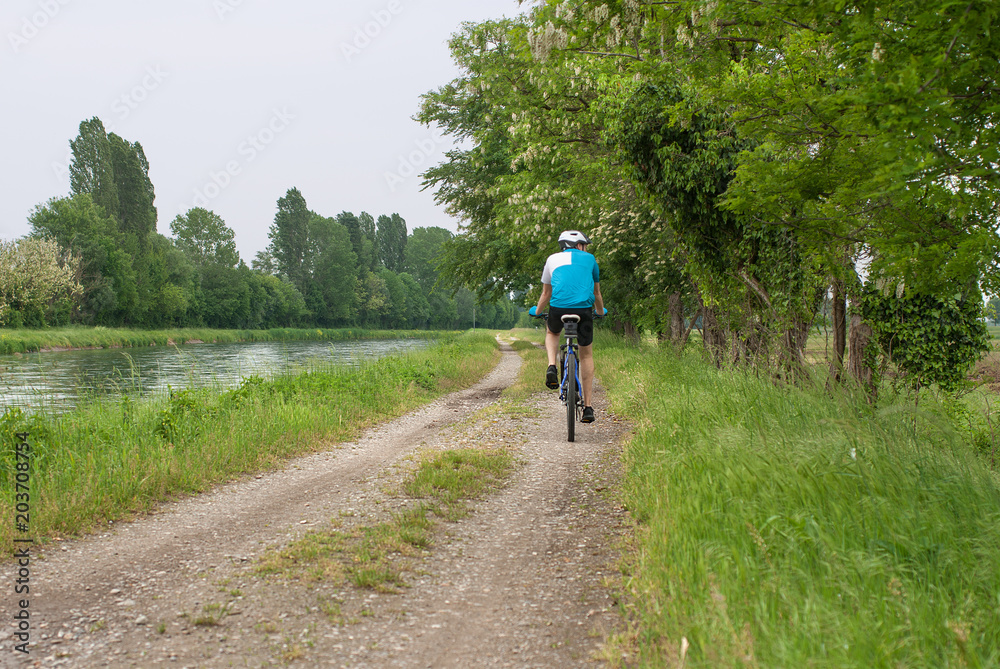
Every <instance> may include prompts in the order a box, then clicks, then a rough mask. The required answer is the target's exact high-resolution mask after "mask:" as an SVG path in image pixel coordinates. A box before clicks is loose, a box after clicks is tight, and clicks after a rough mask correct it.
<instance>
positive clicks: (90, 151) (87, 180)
mask: <svg viewBox="0 0 1000 669" xmlns="http://www.w3.org/2000/svg"><path fill="white" fill-rule="evenodd" d="M70 149H71V150H72V152H73V160H72V162H71V163H70V166H69V183H70V189H71V191H72V193H73V195H84V194H87V195H90V196H91V198H93V200H94V203H95V204H97V205H98V206H99V207H101V208H102V209H103V210H104V212H105V214H106V215H108V216H110V217H112V218H113V219H116V220H117V218H118V207H119V203H118V186H117V182H116V181H115V169H114V155H113V153H112V150H111V142H110V141H109V140H108V134H107V131H106V130H105V129H104V124H103V123H102V122H101V119H99V118H97V117H96V116H95V117H94V118H92V119H90V120H89V121H83V122H82V123H80V134H79V135H77V137H76V139H74V140H73V141H71V142H70Z"/></svg>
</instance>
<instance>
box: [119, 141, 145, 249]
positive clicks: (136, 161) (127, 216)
mask: <svg viewBox="0 0 1000 669" xmlns="http://www.w3.org/2000/svg"><path fill="white" fill-rule="evenodd" d="M108 144H109V145H110V147H111V164H112V168H113V172H114V180H115V191H116V192H117V194H118V221H119V224H118V228H119V230H121V232H123V233H124V234H126V235H132V236H134V237H135V239H136V240H137V241H138V243H139V246H140V248H141V247H142V246H143V245H144V244H145V243H146V240H147V237H148V236H149V235H150V234H152V233H153V232H156V207H155V206H153V201H154V200H155V199H156V193H155V190H154V188H153V182H152V181H150V180H149V161H148V160H146V154H145V153H144V152H143V150H142V146H141V145H140V144H139V142H134V143H129V142H128V141H126V140H124V139H122V138H121V137H119V136H118V135H116V134H114V133H111V134H110V135H108Z"/></svg>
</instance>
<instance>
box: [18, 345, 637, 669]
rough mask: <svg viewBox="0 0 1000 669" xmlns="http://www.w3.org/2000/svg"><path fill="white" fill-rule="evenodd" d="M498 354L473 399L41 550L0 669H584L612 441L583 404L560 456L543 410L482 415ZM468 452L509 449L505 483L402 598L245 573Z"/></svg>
mask: <svg viewBox="0 0 1000 669" xmlns="http://www.w3.org/2000/svg"><path fill="white" fill-rule="evenodd" d="M503 348H504V353H503V356H502V357H501V359H500V362H499V364H498V365H497V366H496V368H495V369H494V370H493V371H492V372H491V373H490V374H489V375H487V377H486V378H485V379H484V380H483V381H481V382H480V383H478V384H476V385H475V386H473V387H472V388H470V389H468V390H464V391H460V392H456V393H452V394H450V395H448V396H446V397H443V398H441V399H439V400H437V401H435V402H433V403H432V404H430V405H428V406H426V407H424V408H422V409H419V410H417V411H414V412H412V413H410V414H407V415H406V416H404V417H402V418H400V419H398V420H395V421H393V422H391V423H388V424H385V425H383V426H381V427H378V428H376V429H373V430H371V431H369V432H368V433H367V434H366V435H365V436H364V437H362V438H361V439H359V440H358V441H356V442H352V443H347V444H341V445H338V446H336V447H334V448H332V449H331V450H329V451H327V452H323V453H319V454H316V455H311V456H307V457H303V458H299V459H296V460H294V461H292V462H290V463H289V464H288V466H286V467H285V468H284V469H282V470H281V471H276V472H273V473H268V474H264V475H259V476H255V477H248V478H245V479H242V480H239V481H236V482H233V483H229V484H226V485H222V486H220V487H218V488H217V489H215V490H214V491H212V492H210V493H207V494H204V495H200V496H197V497H192V498H189V499H185V500H182V501H179V502H174V503H170V504H165V505H164V506H163V507H162V508H161V509H160V510H159V511H158V512H157V513H156V514H154V515H152V516H149V517H147V518H143V519H140V520H137V521H135V522H131V523H126V524H123V525H122V526H121V527H118V528H116V529H115V530H113V531H110V532H106V533H103V534H99V535H94V536H90V537H87V538H84V539H80V540H75V541H68V542H61V543H56V544H50V545H48V546H46V547H45V548H44V550H42V551H41V552H42V553H44V559H42V560H36V561H35V562H34V563H33V566H32V602H31V612H32V625H33V630H32V648H31V654H30V656H29V658H28V659H25V658H24V657H23V656H20V657H19V656H18V654H15V653H14V651H13V650H12V646H13V643H14V641H13V639H12V636H11V634H12V627H11V626H5V629H2V630H0V666H3V667H7V666H11V667H15V666H32V667H34V666H37V667H262V666H304V667H305V666H330V667H578V666H599V665H600V662H599V660H597V659H596V658H597V657H598V654H599V652H600V650H601V647H602V642H603V641H604V640H605V639H606V637H607V635H608V634H610V633H611V632H612V631H614V630H615V629H617V628H619V627H621V619H620V616H619V613H618V609H617V606H616V602H615V599H614V598H615V596H616V592H617V581H616V570H615V561H616V560H617V556H618V552H619V550H620V546H619V539H620V537H621V536H622V535H623V533H624V531H625V530H624V528H625V525H626V523H625V513H624V511H622V510H621V509H620V508H619V507H618V506H617V504H616V503H615V501H614V500H613V489H614V486H615V485H616V484H617V475H618V467H619V465H618V462H619V458H618V453H619V448H620V443H621V441H622V439H623V437H624V433H625V429H626V426H625V425H624V424H622V423H621V422H619V421H617V420H615V419H614V417H613V416H610V415H609V414H608V413H606V410H605V407H604V402H603V396H602V394H601V393H600V389H599V388H598V389H597V393H596V401H595V406H596V407H597V409H598V422H596V423H594V424H593V425H589V426H587V425H584V426H579V427H578V430H577V441H576V442H575V443H572V444H571V443H568V442H566V441H565V413H564V411H565V410H564V409H563V408H562V407H561V406H560V405H559V403H558V402H557V401H556V399H555V397H554V396H553V395H552V394H550V393H548V392H541V393H539V394H537V395H535V396H533V398H532V399H531V400H530V401H529V402H528V406H527V407H524V408H527V411H524V410H520V411H514V412H509V413H508V412H506V411H505V407H506V404H505V403H504V402H498V398H499V397H500V394H501V392H502V391H503V389H504V388H505V387H507V386H508V385H510V384H511V383H513V381H514V380H515V379H516V378H517V374H518V371H519V368H520V364H521V359H520V357H519V356H518V355H517V354H515V353H514V352H513V351H512V350H511V349H510V348H509V347H508V346H506V345H505V346H504V347H503ZM539 378H541V373H539ZM539 384H540V385H541V382H539ZM470 445H475V446H486V445H502V446H505V447H507V448H511V449H513V450H514V451H515V452H516V454H517V456H518V458H519V460H520V462H521V466H520V467H519V468H518V469H517V470H516V471H515V473H514V475H513V477H512V479H511V481H510V482H509V485H507V486H506V487H505V488H504V489H503V490H501V491H499V492H497V493H494V494H492V495H490V496H489V497H487V498H486V499H483V500H480V501H478V502H475V503H474V504H473V506H472V508H473V512H472V514H471V515H470V516H469V517H467V518H465V519H464V520H461V521H458V522H453V523H444V522H442V523H441V524H440V526H439V529H438V530H437V532H436V535H435V541H434V545H433V546H432V547H431V548H430V549H429V550H428V551H427V552H426V553H425V554H424V555H423V556H422V557H420V558H417V559H416V560H415V562H414V563H413V564H411V565H410V571H408V572H407V578H406V580H407V584H408V587H406V588H405V589H403V590H402V591H401V592H399V593H394V594H393V593H390V594H386V593H376V592H372V591H369V590H361V589H357V588H353V587H352V586H349V585H344V584H340V585H325V584H322V583H321V584H305V583H301V582H298V581H294V580H289V579H280V578H261V577H259V576H256V575H254V574H253V573H252V572H253V566H254V564H255V562H256V560H257V559H258V558H259V557H260V556H261V555H262V554H263V553H264V552H265V551H266V550H267V549H268V548H269V547H274V546H280V545H283V544H285V543H287V542H289V541H291V540H293V539H295V538H297V537H300V536H302V534H303V533H305V532H306V531H308V530H309V529H312V528H324V527H328V526H329V523H330V520H331V518H333V517H335V516H337V517H339V518H340V519H341V520H343V519H348V521H349V522H356V523H366V524H370V523H371V522H373V521H374V520H378V519H380V518H384V517H386V516H387V515H388V514H389V513H391V512H392V511H393V510H394V509H396V508H399V507H401V506H403V505H405V504H407V500H405V499H401V498H400V495H399V494H398V487H399V482H400V481H401V480H402V478H403V477H405V476H406V474H407V473H408V472H409V471H411V470H412V469H413V466H414V462H415V460H416V457H415V456H417V455H418V454H420V453H421V452H424V451H427V450H433V449H439V450H444V449H451V448H461V447H463V446H470ZM35 552H36V553H38V552H39V551H38V549H37V548H36V551H35ZM39 557H42V556H39ZM13 571H14V570H13V565H12V564H11V563H6V564H4V565H2V568H0V574H2V575H0V578H2V579H5V580H4V582H7V583H10V582H13V578H14V576H13ZM12 597H13V595H10V596H9V597H8V599H10V598H12ZM331 607H334V608H335V610H336V615H333V614H332V613H331V611H332V609H331ZM199 616H200V617H201V618H202V620H201V621H200V623H199V624H196V620H197V618H198V617H199ZM206 617H208V618H212V617H214V618H215V619H216V620H214V621H212V620H209V621H207V622H208V624H206V620H205V618H206Z"/></svg>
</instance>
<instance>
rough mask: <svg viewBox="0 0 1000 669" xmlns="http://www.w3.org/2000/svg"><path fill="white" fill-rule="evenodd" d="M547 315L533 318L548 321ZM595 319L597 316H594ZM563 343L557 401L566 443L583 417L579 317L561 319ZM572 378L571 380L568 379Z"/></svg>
mask: <svg viewBox="0 0 1000 669" xmlns="http://www.w3.org/2000/svg"><path fill="white" fill-rule="evenodd" d="M548 316H549V315H548V314H547V313H542V314H534V317H535V318H544V319H548ZM595 318H599V316H596V315H595ZM562 322H563V337H564V341H565V343H564V344H562V345H560V346H559V367H560V369H559V378H560V379H561V380H560V382H559V400H560V401H561V402H562V403H563V406H565V407H566V431H567V434H568V437H569V439H568V441H573V440H574V439H575V438H576V423H577V422H578V421H580V420H581V418H582V417H583V409H584V404H583V381H582V380H581V377H580V355H579V345H578V344H577V337H579V327H580V317H579V316H576V315H573V314H566V315H564V316H563V317H562ZM570 377H572V378H570Z"/></svg>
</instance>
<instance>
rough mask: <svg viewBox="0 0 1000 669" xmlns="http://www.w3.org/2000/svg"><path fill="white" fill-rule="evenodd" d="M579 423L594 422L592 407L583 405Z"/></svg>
mask: <svg viewBox="0 0 1000 669" xmlns="http://www.w3.org/2000/svg"><path fill="white" fill-rule="evenodd" d="M580 422H581V423H593V422H594V407H584V408H583V418H581V419H580Z"/></svg>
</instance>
